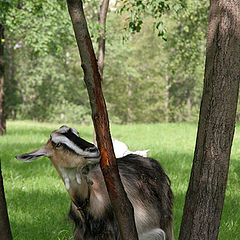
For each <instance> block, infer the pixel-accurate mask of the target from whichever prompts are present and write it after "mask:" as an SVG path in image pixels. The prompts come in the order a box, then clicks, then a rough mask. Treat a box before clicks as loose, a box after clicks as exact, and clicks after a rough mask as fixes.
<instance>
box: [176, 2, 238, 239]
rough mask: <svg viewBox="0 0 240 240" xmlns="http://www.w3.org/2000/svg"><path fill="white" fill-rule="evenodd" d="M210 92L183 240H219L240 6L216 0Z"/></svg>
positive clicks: (205, 102)
mask: <svg viewBox="0 0 240 240" xmlns="http://www.w3.org/2000/svg"><path fill="white" fill-rule="evenodd" d="M210 2H211V4H210V12H209V26H208V33H207V49H206V64H205V76H204V89H203V96H202V102H201V108H200V116H199V125H198V134H197V141H196V148H195V154H194V160H193V167H192V172H191V177H190V183H189V187H188V191H187V195H186V201H185V206H184V211H183V218H182V224H181V229H180V234H179V239H180V240H190V239H191V240H195V239H196V240H197V239H199V240H200V239H201V240H202V239H204V240H207V239H209V240H217V239H218V233H219V226H220V220H221V214H222V209H223V204H224V198H225V189H226V183H227V176H228V169H229V159H230V152H231V146H232V140H233V135H234V129H235V118H236V108H237V100H238V91H239V78H240V68H239V66H240V44H239V42H240V2H239V1H238V0H211V1H210Z"/></svg>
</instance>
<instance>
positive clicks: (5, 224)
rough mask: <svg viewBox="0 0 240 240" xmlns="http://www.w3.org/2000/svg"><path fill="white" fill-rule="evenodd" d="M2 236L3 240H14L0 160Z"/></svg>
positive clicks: (0, 221) (0, 219) (0, 223)
mask: <svg viewBox="0 0 240 240" xmlns="http://www.w3.org/2000/svg"><path fill="white" fill-rule="evenodd" d="M0 236H1V239H4V240H12V233H11V229H10V224H9V219H8V213H7V204H6V199H5V195H4V187H3V178H2V170H1V160H0Z"/></svg>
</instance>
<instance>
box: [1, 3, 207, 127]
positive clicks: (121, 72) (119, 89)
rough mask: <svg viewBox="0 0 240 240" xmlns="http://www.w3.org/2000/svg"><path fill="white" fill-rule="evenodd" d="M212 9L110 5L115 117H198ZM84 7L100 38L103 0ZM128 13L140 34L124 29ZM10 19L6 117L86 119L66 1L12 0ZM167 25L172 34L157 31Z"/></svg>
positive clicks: (107, 89)
mask: <svg viewBox="0 0 240 240" xmlns="http://www.w3.org/2000/svg"><path fill="white" fill-rule="evenodd" d="M126 9H128V11H126ZM169 9H170V10H171V11H170V10H169ZM207 9H208V3H207V1H201V2H199V1H197V0H194V1H163V0H159V1H124V2H122V5H120V6H119V8H118V11H121V13H122V14H121V15H117V14H116V10H115V8H113V7H110V10H109V11H110V12H109V14H108V19H107V34H106V40H107V41H106V57H105V69H104V80H103V86H104V94H105V97H106V100H107V106H108V110H109V114H110V119H111V120H112V121H113V122H118V123H132V122H159V121H184V120H187V121H196V120H197V115H198V111H199V104H200V98H201V90H202V82H203V73H204V54H205V53H204V52H205V31H206V25H207ZM84 10H85V13H86V19H87V21H88V24H89V26H90V32H91V35H92V37H93V38H94V41H93V42H94V45H95V46H96V45H97V44H96V43H97V39H98V37H99V31H100V30H101V27H102V26H99V25H98V24H96V22H97V13H98V11H99V2H97V1H90V0H86V1H85V5H84ZM165 12H167V13H168V14H164V13H165ZM131 16H133V17H131ZM152 16H153V17H152ZM130 20H131V21H133V22H134V21H135V23H134V24H135V25H134V26H135V27H136V29H135V31H134V32H135V33H136V34H129V32H128V33H127V32H126V24H129V21H130ZM5 23H6V31H5V33H6V34H5V35H6V51H5V54H6V56H5V58H6V63H7V66H6V71H5V72H6V79H7V81H6V94H5V95H6V113H7V116H8V118H10V119H37V120H41V121H53V120H54V121H59V122H60V121H69V122H75V121H76V122H85V121H86V122H87V121H89V119H90V106H89V100H88V95H87V91H86V88H85V86H84V83H83V72H82V69H81V65H80V60H79V54H78V51H77V47H76V43H75V39H74V35H73V30H72V26H71V21H70V18H69V16H68V11H67V9H66V3H65V1H54V0H51V1H46V0H42V1H39V0H34V1H28V0H24V1H21V2H17V3H16V2H14V1H13V2H11V7H9V8H8V14H7V15H6V19H5ZM149 26H154V27H157V28H158V30H157V32H156V31H153V29H152V27H149ZM140 28H141V32H138V31H137V30H140ZM165 28H167V29H168V36H167V37H168V41H167V42H165V41H162V40H161V39H159V37H158V35H159V31H162V32H164V31H165V30H164V29H165ZM165 33H166V32H164V34H165ZM126 34H128V39H127V40H126V39H125V41H123V36H126ZM96 52H97V51H96Z"/></svg>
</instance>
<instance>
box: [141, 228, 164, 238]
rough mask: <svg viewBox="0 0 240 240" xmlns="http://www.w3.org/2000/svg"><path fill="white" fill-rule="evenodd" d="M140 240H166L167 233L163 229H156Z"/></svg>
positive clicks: (143, 235) (142, 236)
mask: <svg viewBox="0 0 240 240" xmlns="http://www.w3.org/2000/svg"><path fill="white" fill-rule="evenodd" d="M139 240H166V236H165V232H164V231H163V230H162V229H161V228H155V229H152V230H150V231H149V232H145V233H143V234H141V235H140V236H139Z"/></svg>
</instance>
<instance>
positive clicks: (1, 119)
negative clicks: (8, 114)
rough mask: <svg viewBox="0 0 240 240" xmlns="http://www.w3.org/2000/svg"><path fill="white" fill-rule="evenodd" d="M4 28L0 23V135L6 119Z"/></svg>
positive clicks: (4, 127)
mask: <svg viewBox="0 0 240 240" xmlns="http://www.w3.org/2000/svg"><path fill="white" fill-rule="evenodd" d="M4 42H5V39H4V26H3V25H2V24H1V23H0V135H5V134H6V119H5V115H4V59H3V49H4Z"/></svg>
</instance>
